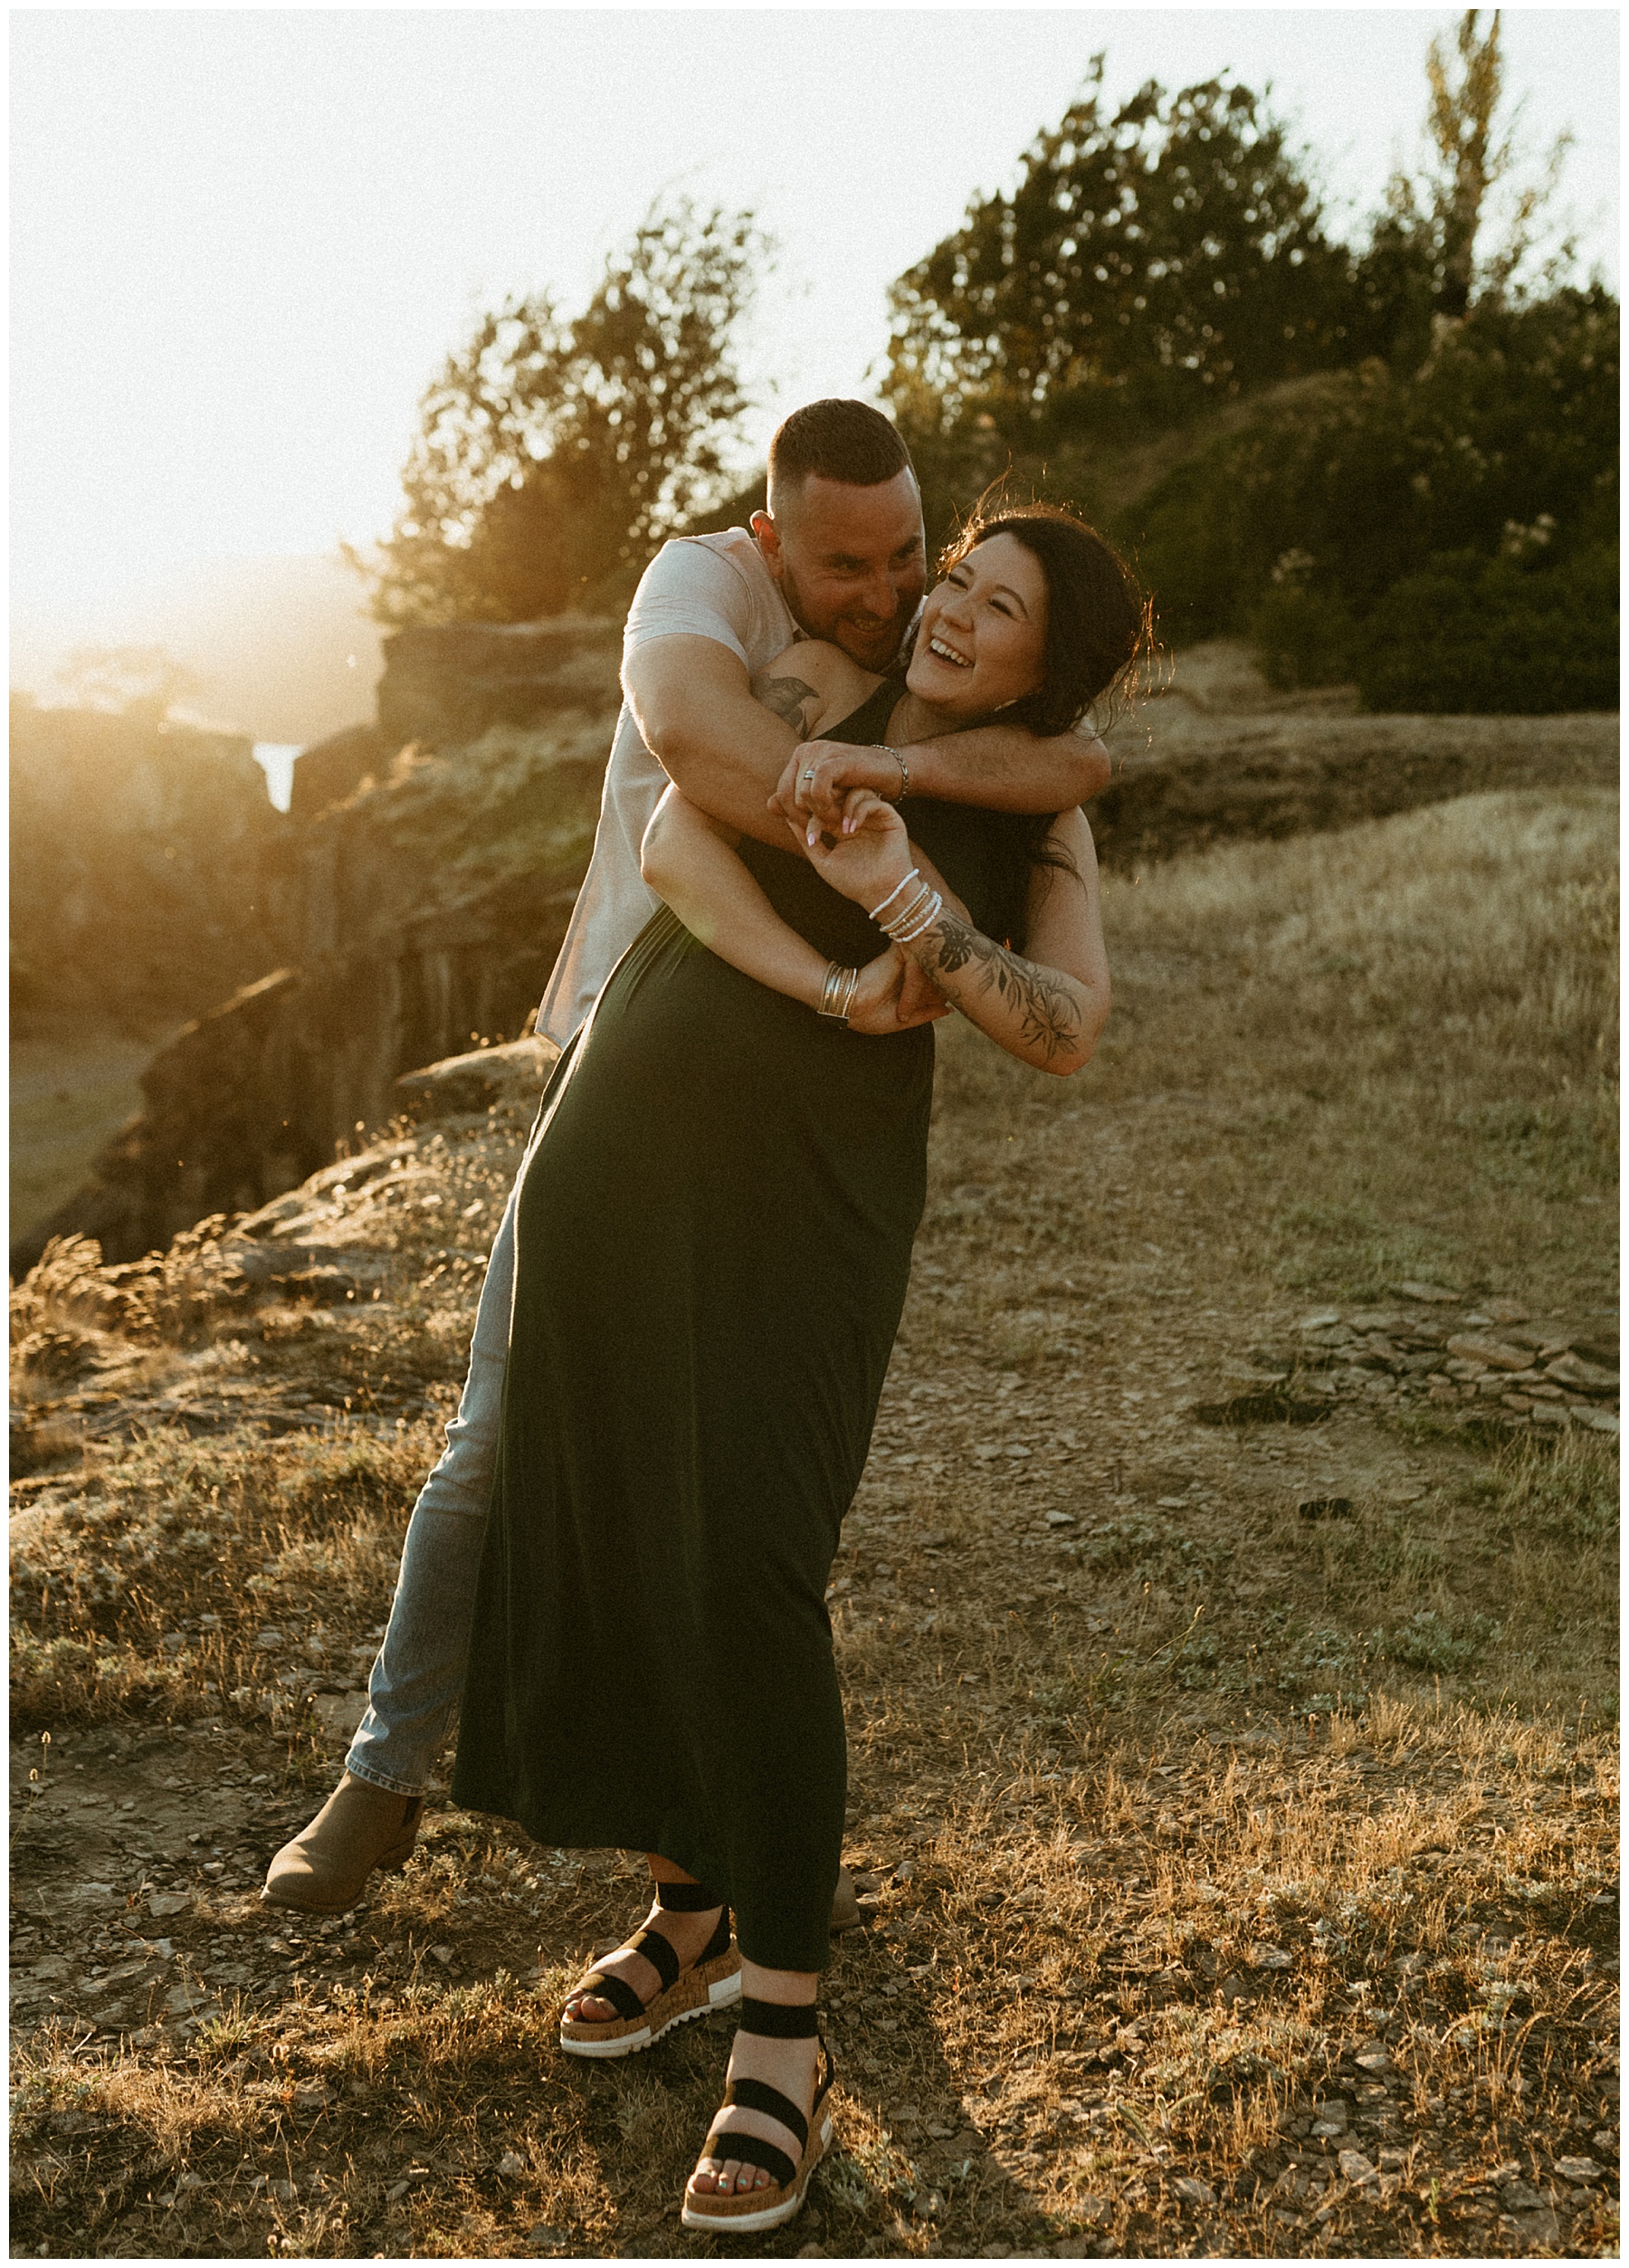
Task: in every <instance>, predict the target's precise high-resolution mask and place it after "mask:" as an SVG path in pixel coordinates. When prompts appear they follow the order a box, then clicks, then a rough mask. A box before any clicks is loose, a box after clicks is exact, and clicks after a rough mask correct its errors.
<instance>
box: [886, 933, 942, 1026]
mask: <svg viewBox="0 0 1629 2268" xmlns="http://www.w3.org/2000/svg"><path fill="white" fill-rule="evenodd" d="M892 950H893V951H894V952H896V953H898V955H899V956H900V959H901V960H902V961H903V962H904V964H905V977H904V981H903V983H902V984H901V985H900V1005H899V1009H898V1015H899V1023H900V1030H901V1031H904V1030H905V1029H906V1028H907V1027H908V1026H909V1025H910V1024H934V1023H937V1022H938V1018H939V1017H940V1016H942V1015H949V1014H950V1003H949V1002H948V1000H947V999H946V997H945V996H944V994H943V993H942V992H941V991H940V990H939V988H938V986H937V985H936V984H935V983H934V981H933V979H932V977H929V974H928V972H927V970H926V969H925V968H924V967H922V965H921V963H920V962H919V960H917V959H915V958H913V957H912V955H910V953H908V952H906V950H905V949H904V948H903V947H902V946H899V945H896V946H894V947H893V948H892Z"/></svg>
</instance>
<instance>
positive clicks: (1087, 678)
mask: <svg viewBox="0 0 1629 2268" xmlns="http://www.w3.org/2000/svg"><path fill="white" fill-rule="evenodd" d="M992 536H1011V537H1013V538H1014V539H1015V541H1016V542H1018V543H1021V544H1022V545H1023V546H1024V549H1025V550H1026V551H1027V552H1029V553H1030V554H1031V555H1032V557H1034V559H1035V560H1036V561H1037V563H1038V564H1039V566H1040V568H1041V572H1042V573H1043V575H1044V576H1045V577H1046V643H1045V646H1044V648H1043V653H1042V661H1041V682H1040V684H1039V685H1038V686H1037V688H1036V689H1035V691H1034V692H1033V693H1026V694H1025V695H1024V698H1023V700H1016V701H1015V702H1014V703H1013V704H1012V706H1011V707H1010V708H1008V709H1005V710H1003V711H1002V715H1003V717H1004V718H1010V719H1012V721H1013V722H1014V723H1015V724H1024V725H1027V726H1028V727H1029V729H1030V730H1031V731H1032V732H1037V733H1040V734H1041V735H1042V736H1043V738H1046V739H1049V738H1050V737H1051V736H1052V735H1053V733H1054V732H1067V731H1068V730H1069V729H1070V727H1071V726H1072V725H1074V724H1078V723H1079V722H1080V720H1081V718H1082V717H1083V716H1084V715H1085V713H1086V711H1087V710H1089V709H1090V708H1091V705H1092V703H1093V702H1094V701H1097V700H1101V699H1102V697H1103V695H1104V694H1105V693H1107V692H1108V691H1110V689H1111V688H1112V687H1114V686H1116V685H1119V684H1122V683H1124V682H1125V681H1126V680H1127V679H1128V678H1129V674H1130V672H1131V668H1132V665H1133V663H1134V662H1136V661H1137V659H1138V655H1139V654H1140V653H1143V651H1144V650H1145V648H1146V647H1147V646H1148V645H1149V643H1151V641H1152V610H1151V607H1150V605H1149V602H1148V599H1147V598H1146V597H1145V596H1143V593H1142V592H1141V591H1140V590H1139V589H1138V584H1137V578H1136V577H1135V576H1134V575H1133V574H1132V572H1131V570H1130V568H1129V567H1128V566H1127V565H1126V563H1125V561H1124V560H1123V559H1122V558H1121V557H1120V556H1119V552H1118V551H1116V550H1115V548H1114V547H1113V545H1112V544H1110V542H1108V541H1107V540H1106V539H1105V538H1103V537H1102V536H1100V535H1099V533H1098V531H1097V529H1095V528H1089V527H1088V526H1087V524H1086V522H1085V521H1084V520H1083V519H1076V518H1075V516H1074V514H1073V513H1072V512H1068V511H1065V510H1062V507H1061V506H1059V505H1057V504H1009V505H1004V504H1000V503H996V504H994V505H988V504H986V501H985V500H983V499H981V500H980V501H979V502H978V503H977V504H976V505H975V507H974V510H973V517H972V518H971V519H969V520H968V521H967V524H966V526H965V527H963V528H961V529H959V530H958V531H957V535H956V536H955V538H953V540H952V541H951V543H950V544H949V545H948V548H947V549H946V551H945V554H944V557H942V558H941V559H940V561H939V573H940V575H941V576H944V575H948V573H949V572H950V570H951V568H952V567H956V566H957V565H958V564H959V563H960V561H961V560H963V559H965V558H966V557H967V554H968V552H969V551H971V550H972V549H973V548H974V547H975V546H976V545H977V544H981V543H988V541H989V540H990V538H991V537H992Z"/></svg>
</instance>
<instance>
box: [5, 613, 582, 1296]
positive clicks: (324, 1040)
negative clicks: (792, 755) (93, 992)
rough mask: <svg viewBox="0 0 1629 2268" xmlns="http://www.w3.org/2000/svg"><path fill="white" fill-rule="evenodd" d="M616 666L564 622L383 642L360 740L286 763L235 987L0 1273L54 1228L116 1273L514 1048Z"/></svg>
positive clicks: (146, 1079) (569, 893)
mask: <svg viewBox="0 0 1629 2268" xmlns="http://www.w3.org/2000/svg"><path fill="white" fill-rule="evenodd" d="M618 653H619V640H618V628H617V625H616V624H614V623H611V622H601V621H597V620H594V619H589V618H586V617H566V618H561V619H558V620H556V621H553V622H549V623H545V624H535V625H525V626H520V627H507V626H505V627H499V626H492V627H488V626H485V625H481V624H461V625H458V626H456V627H453V628H449V629H446V630H434V629H420V630H413V631H407V632H403V633H402V634H400V635H399V636H397V637H395V638H393V639H391V640H389V641H388V642H387V643H386V672H385V676H384V678H383V680H382V681H381V684H380V689H379V701H378V707H379V721H378V723H377V724H376V726H375V727H372V728H360V729H357V731H356V732H355V733H347V734H341V735H338V736H336V737H335V739H331V740H329V741H327V742H324V743H321V744H319V747H318V748H313V749H311V750H310V751H308V752H307V753H306V754H305V755H303V756H301V757H300V758H299V759H298V760H297V762H296V766H295V775H294V778H295V789H294V799H293V806H292V813H293V816H294V824H291V825H290V826H289V827H288V828H287V829H286V831H285V833H284V834H283V837H282V839H281V843H279V844H278V846H277V847H276V850H275V852H274V853H271V854H269V855H267V856H266V857H265V858H263V859H262V864H261V869H260V875H259V881H258V885H257V904H259V905H260V906H262V909H263V914H264V934H265V936H266V938H267V939H268V943H267V945H266V948H265V949H264V950H263V953H262V959H261V963H260V967H259V968H258V969H256V970H255V972H254V977H253V981H252V982H250V983H247V984H244V985H243V986H241V987H240V988H239V989H237V990H236V991H234V992H233V993H231V995H230V996H228V997H225V998H224V999H222V1000H220V1001H219V1003H218V1005H213V1006H211V1007H210V1009H209V1010H208V1012H207V1013H206V1014H205V1015H201V1016H199V1017H198V1018H197V1019H196V1020H195V1022H194V1023H192V1024H189V1025H188V1026H187V1028H186V1030H184V1031H183V1032H182V1033H181V1034H179V1035H178V1036H177V1037H176V1039H175V1040H174V1041H173V1042H172V1043H170V1044H169V1045H168V1046H167V1047H166V1048H165V1049H163V1050H162V1051H161V1052H160V1053H158V1054H157V1056H155V1058H154V1060H153V1062H152V1063H150V1064H149V1065H148V1069H147V1071H146V1072H144V1074H143V1076H142V1081H141V1085H142V1091H143V1095H144V1097H145V1107H144V1109H143V1110H142V1112H141V1114H140V1116H139V1117H138V1118H137V1119H136V1120H133V1121H132V1122H131V1124H130V1125H129V1127H127V1128H126V1129H125V1130H124V1131H123V1133H121V1134H120V1135H119V1138H118V1139H117V1140H116V1141H114V1142H113V1143H112V1144H110V1146H109V1148H107V1149H106V1150H105V1151H104V1152H103V1153H102V1155H101V1157H100V1158H99V1159H98V1161H97V1166H96V1168H95V1171H94V1174H93V1176H92V1177H91V1179H90V1182H89V1183H88V1184H87V1185H86V1186H84V1187H83V1188H81V1190H79V1191H78V1192H76V1194H75V1195H74V1196H73V1197H72V1198H71V1200H70V1201H69V1202H68V1203H67V1204H66V1205H63V1206H62V1208H61V1209H60V1211H59V1212H58V1213H57V1214H56V1215H53V1216H52V1219H51V1220H50V1221H48V1222H45V1223H43V1224H42V1225H39V1226H38V1227H37V1228H35V1229H34V1230H33V1233H32V1234H29V1235H28V1236H25V1237H24V1238H23V1239H21V1240H19V1243H18V1244H16V1245H14V1248H13V1253H12V1264H13V1266H14V1268H17V1267H19V1266H27V1265H29V1264H32V1263H33V1260H34V1259H35V1258H36V1257H37V1256H38V1254H39V1253H40V1252H41V1251H42V1250H43V1247H44V1244H45V1242H46V1240H47V1238H48V1237H49V1236H50V1235H51V1234H68V1233H71V1232H77V1233H80V1234H86V1235H90V1236H94V1237H96V1238H98V1239H99V1241H100V1244H101V1245H102V1249H103V1252H104V1253H105V1255H106V1257H107V1258H108V1259H109V1260H110V1261H124V1260H133V1259H136V1258H138V1257H139V1256H140V1255H141V1254H142V1253H146V1252H148V1251H151V1250H154V1249H155V1248H157V1247H160V1246H162V1245H164V1244H167V1242H168V1240H169V1238H170V1237H171V1236H172V1235H174V1234H176V1232H177V1231H178V1230H180V1229H183V1228H186V1227H189V1226H190V1225H192V1224H193V1223H194V1222H195V1221H197V1220H199V1219H201V1218H202V1217H204V1216H205V1215H208V1214H211V1213H223V1212H224V1213H234V1212H247V1211H252V1210H254V1209H255V1208H256V1207H258V1206H260V1205H263V1204H265V1203H266V1202H267V1201H268V1200H269V1199H271V1198H272V1197H275V1196H278V1195H280V1194H281V1192H282V1191H284V1190H286V1189H290V1188H292V1187H294V1186H297V1185H298V1184H299V1183H300V1182H301V1181H303V1180H304V1179H305V1178H306V1177H307V1176H308V1175H310V1173H312V1172H314V1171H315V1170H317V1169H318V1168H319V1167H322V1166H324V1165H327V1164H329V1162H330V1161H331V1160H332V1159H333V1158H334V1155H335V1151H336V1148H337V1146H338V1145H340V1144H342V1143H346V1142H349V1141H352V1140H354V1139H356V1137H357V1133H358V1131H359V1130H361V1129H365V1128H371V1127H374V1126H377V1125H380V1124H383V1123H385V1122H386V1120H389V1119H390V1118H391V1117H392V1116H393V1115H395V1114H396V1113H397V1112H399V1111H401V1110H403V1108H404V1100H405V1099H404V1098H403V1097H402V1096H399V1095H398V1094H397V1093H396V1092H395V1082H396V1080H397V1079H398V1078H399V1077H400V1076H401V1075H402V1074H403V1073H404V1072H411V1071H414V1070H415V1069H417V1068H418V1067H419V1066H420V1065H422V1064H424V1063H432V1062H433V1061H434V1060H435V1059H437V1058H441V1057H446V1056H449V1055H452V1054H454V1053H458V1052H460V1051H461V1050H468V1049H469V1048H470V1047H471V1046H472V1045H473V1044H476V1043H480V1042H482V1041H489V1040H491V1041H499V1040H504V1039H510V1040H512V1039H514V1038H516V1037H517V1036H519V1034H520V1033H521V1031H522V1029H523V1027H524V1026H525V1025H526V1024H527V1023H528V1020H529V1016H530V1015H531V1013H532V1011H533V1010H534V1009H535V1008H536V1006H537V1004H538V999H539V998H540V997H541V996H542V992H543V987H544V986H545V984H546V982H547V980H548V972H549V969H550V968H551V967H552V966H553V963H554V958H555V956H556V954H557V951H558V949H559V945H560V941H561V939H562V938H563V937H564V935H565V929H566V924H567V920H568V919H569V916H570V911H571V907H572V904H573V902H574V901H575V898H576V888H577V885H578V883H579V881H581V878H582V873H583V870H584V868H585V866H586V861H587V853H588V850H589V847H590V844H591V843H592V840H593V832H594V823H595V815H596V813H597V809H598V798H599V786H600V781H601V778H602V777H603V774H604V769H605V758H606V754H607V752H608V750H609V747H610V741H611V733H612V729H613V725H614V718H615V712H616V708H617V704H618V701H619V699H620V694H619V690H618V685H617V674H616V672H617V661H618ZM386 751H388V753H386ZM329 791H333V792H332V793H331V794H330V793H329ZM325 797H327V800H325ZM233 973H235V972H233Z"/></svg>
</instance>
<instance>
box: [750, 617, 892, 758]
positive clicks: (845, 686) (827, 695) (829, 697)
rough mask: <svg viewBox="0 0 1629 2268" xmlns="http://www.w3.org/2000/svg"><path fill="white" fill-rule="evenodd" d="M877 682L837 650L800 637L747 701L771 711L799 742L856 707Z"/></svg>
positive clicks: (760, 674) (759, 680)
mask: <svg viewBox="0 0 1629 2268" xmlns="http://www.w3.org/2000/svg"><path fill="white" fill-rule="evenodd" d="M880 683H881V679H880V678H878V677H877V676H876V675H875V674H874V673H873V672H872V671H870V670H862V668H861V667H860V664H859V663H858V662H852V661H850V659H849V657H848V655H847V654H846V653H844V652H843V648H842V647H841V646H835V645H832V644H830V643H828V642H827V641H826V640H825V639H824V638H799V639H797V640H795V642H794V643H792V644H791V645H789V646H788V647H787V648H786V652H785V653H777V654H776V657H775V659H774V661H773V662H769V663H767V666H766V667H765V668H763V669H761V670H760V671H759V672H757V676H756V677H755V678H754V679H753V681H752V696H753V699H754V700H760V701H762V702H763V704H764V706H765V708H766V709H773V710H774V711H775V713H776V716H777V717H784V718H785V719H786V721H787V723H788V724H789V725H791V726H792V727H793V728H794V729H795V731H797V732H798V733H799V734H800V735H801V736H802V738H803V739H805V740H813V739H815V738H816V736H817V735H818V733H819V731H820V729H821V728H822V727H823V726H824V725H828V724H834V723H836V722H837V721H838V719H841V718H843V717H846V716H848V715H849V714H850V713H851V712H852V711H853V710H856V709H858V708H859V706H860V704H861V702H862V700H865V699H866V697H867V696H868V695H869V694H870V693H871V692H872V691H874V690H875V688H876V687H877V686H878V685H879V684H880Z"/></svg>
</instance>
